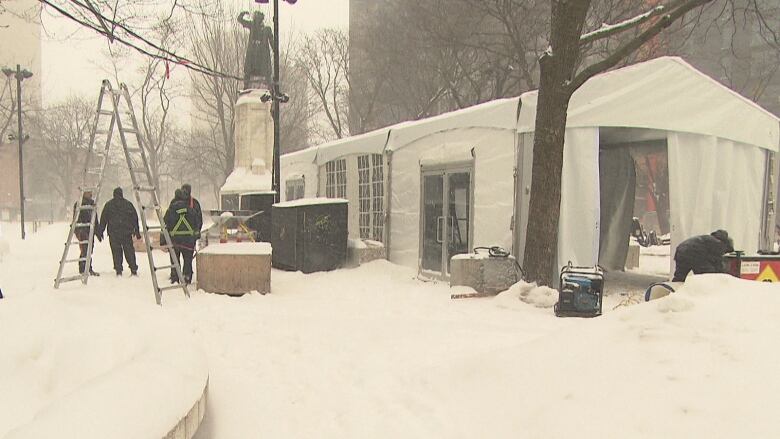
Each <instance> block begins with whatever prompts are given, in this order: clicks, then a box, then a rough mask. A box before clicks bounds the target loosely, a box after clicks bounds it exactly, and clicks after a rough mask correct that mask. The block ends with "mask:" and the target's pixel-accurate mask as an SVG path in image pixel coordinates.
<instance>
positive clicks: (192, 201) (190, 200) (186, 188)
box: [181, 183, 203, 239]
mask: <svg viewBox="0 0 780 439" xmlns="http://www.w3.org/2000/svg"><path fill="white" fill-rule="evenodd" d="M181 191H182V192H183V193H184V197H185V198H186V199H187V207H189V208H190V209H193V210H195V216H194V220H195V223H194V224H193V225H192V228H193V229H195V237H196V239H200V229H201V228H202V227H203V211H202V210H201V209H200V202H199V201H198V199H197V198H195V197H193V196H192V186H190V184H189V183H184V184H183V185H181Z"/></svg>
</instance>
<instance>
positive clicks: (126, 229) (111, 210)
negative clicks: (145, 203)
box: [99, 187, 141, 276]
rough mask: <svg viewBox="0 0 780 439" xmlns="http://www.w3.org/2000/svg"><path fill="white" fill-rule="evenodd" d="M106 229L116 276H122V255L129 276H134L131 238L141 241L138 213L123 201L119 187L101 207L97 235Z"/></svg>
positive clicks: (134, 266)
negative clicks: (128, 268) (101, 212)
mask: <svg viewBox="0 0 780 439" xmlns="http://www.w3.org/2000/svg"><path fill="white" fill-rule="evenodd" d="M106 229H108V243H109V244H110V246H111V254H112V255H113V257H114V271H116V275H117V276H121V275H122V254H124V256H125V259H126V260H127V266H128V267H130V274H131V275H133V276H136V275H137V274H138V265H136V263H135V249H134V248H133V236H135V237H136V239H141V232H140V231H139V230H140V229H139V226H138V213H137V212H136V211H135V207H134V206H133V203H131V202H129V201H127V200H126V199H125V197H124V195H123V194H122V188H121V187H118V188H116V189H114V198H113V199H111V200H109V201H108V202H107V203H106V204H105V205H104V206H103V214H102V215H101V216H100V230H99V234H100V235H102V234H103V231H104V230H106Z"/></svg>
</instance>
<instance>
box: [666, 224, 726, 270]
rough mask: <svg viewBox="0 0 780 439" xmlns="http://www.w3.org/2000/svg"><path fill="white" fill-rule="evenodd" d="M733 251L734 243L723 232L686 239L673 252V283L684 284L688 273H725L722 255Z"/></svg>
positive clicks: (717, 231)
mask: <svg viewBox="0 0 780 439" xmlns="http://www.w3.org/2000/svg"><path fill="white" fill-rule="evenodd" d="M733 251H734V242H733V241H732V240H731V238H729V234H728V232H726V231H725V230H716V231H714V232H712V233H710V234H709V235H700V236H694V237H692V238H688V239H686V240H685V241H683V242H682V243H680V245H678V246H677V250H676V251H675V252H674V262H675V265H676V269H675V270H674V279H672V281H674V282H684V281H685V278H686V277H688V273H689V272H690V271H693V273H694V274H702V273H725V271H726V269H725V266H724V264H723V255H725V254H726V253H731V252H733Z"/></svg>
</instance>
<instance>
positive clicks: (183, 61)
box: [39, 0, 243, 81]
mask: <svg viewBox="0 0 780 439" xmlns="http://www.w3.org/2000/svg"><path fill="white" fill-rule="evenodd" d="M39 2H40V3H43V4H46V5H48V6H50V7H52V8H53V9H54V10H56V11H57V12H59V13H60V14H61V15H63V16H64V17H67V18H68V19H70V20H72V21H74V22H76V23H78V24H80V25H81V26H84V27H87V28H89V29H92V30H93V31H95V32H97V33H99V34H101V35H103V36H105V37H107V38H109V39H110V38H113V39H114V40H116V41H118V42H120V43H122V44H124V45H126V46H128V47H130V48H132V49H135V50H136V51H137V52H139V53H141V54H142V55H146V56H149V57H152V58H155V59H159V60H163V61H167V62H173V63H175V64H179V65H181V66H184V67H185V68H187V69H190V70H192V71H195V72H198V73H201V74H204V75H208V76H216V77H221V78H226V79H234V80H239V81H241V80H242V79H243V78H239V77H237V76H234V75H231V74H228V73H223V72H220V71H217V70H214V69H212V68H210V67H208V66H204V65H202V64H200V63H198V62H195V61H192V60H190V59H188V58H186V57H183V56H180V55H177V54H176V53H173V52H171V51H169V50H167V49H165V48H163V47H160V46H158V45H157V44H154V43H152V42H151V41H149V40H147V39H146V38H144V37H142V36H141V35H139V34H137V33H136V32H134V31H133V30H132V29H130V28H128V27H127V26H125V25H124V24H121V23H118V22H116V21H115V20H112V19H110V18H108V17H105V16H103V15H102V14H100V13H98V14H97V15H98V16H99V17H101V18H102V19H103V20H106V21H107V22H109V23H111V24H112V25H114V26H116V27H119V28H121V29H123V30H124V31H125V32H127V33H128V34H129V35H130V36H132V37H134V38H136V39H139V40H141V41H142V42H144V43H145V44H146V45H148V46H151V47H153V48H154V49H156V50H158V51H160V52H161V53H163V54H165V55H167V56H165V55H161V54H157V53H152V52H150V51H148V50H146V49H144V48H142V47H139V46H137V45H136V44H134V43H132V42H130V41H127V40H125V39H124V38H122V37H120V36H117V35H115V34H112V33H109V32H106V31H105V30H103V29H102V28H99V27H97V26H96V25H95V24H93V23H91V22H89V21H85V20H81V19H79V18H77V17H75V16H74V15H73V14H71V13H70V12H68V11H66V10H65V9H63V8H61V7H60V6H58V5H56V4H54V3H52V2H51V1H50V0H39ZM70 2H71V3H74V4H76V5H77V6H79V7H82V8H87V9H88V10H89V11H90V12H93V11H92V10H91V9H89V8H88V7H87V6H86V5H84V4H82V3H80V2H78V1H76V0H70Z"/></svg>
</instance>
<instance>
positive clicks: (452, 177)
mask: <svg viewBox="0 0 780 439" xmlns="http://www.w3.org/2000/svg"><path fill="white" fill-rule="evenodd" d="M446 227H447V233H446V235H447V236H446V241H447V254H446V255H445V258H446V260H445V262H444V263H445V264H446V267H447V275H449V273H450V260H451V259H452V257H453V256H455V255H459V254H462V253H468V252H469V236H470V233H469V232H470V231H471V230H470V229H471V173H469V172H453V173H448V174H447V217H446Z"/></svg>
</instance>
